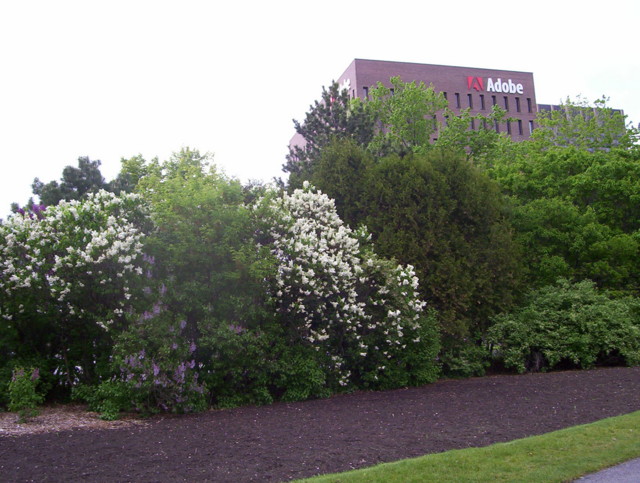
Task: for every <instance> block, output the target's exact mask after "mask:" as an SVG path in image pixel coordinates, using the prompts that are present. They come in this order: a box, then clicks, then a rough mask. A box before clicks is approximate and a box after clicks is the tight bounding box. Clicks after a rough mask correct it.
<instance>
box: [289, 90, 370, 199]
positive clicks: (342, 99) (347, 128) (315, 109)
mask: <svg viewBox="0 0 640 483" xmlns="http://www.w3.org/2000/svg"><path fill="white" fill-rule="evenodd" d="M293 125H294V127H295V130H296V133H297V134H298V135H299V136H300V137H301V138H302V139H303V140H304V142H303V144H304V145H303V146H297V145H292V146H290V147H289V154H288V155H287V162H286V163H285V164H284V166H283V171H284V172H286V173H290V176H289V185H290V186H291V187H293V188H299V187H301V186H302V182H303V181H304V180H306V179H309V176H308V174H309V172H310V170H312V169H313V168H314V165H315V163H316V162H317V160H318V157H319V155H320V152H321V150H322V149H323V148H324V147H325V146H326V145H328V144H329V143H330V142H331V141H332V140H333V139H334V138H349V139H353V140H354V141H355V142H356V143H357V144H359V145H361V146H366V145H367V144H368V143H369V142H370V141H371V139H372V138H373V132H374V123H373V118H372V117H371V114H370V112H369V111H368V110H367V109H366V108H365V105H364V104H363V103H362V102H360V101H359V100H358V99H351V97H350V95H349V92H348V91H347V90H346V89H342V90H341V89H340V87H339V86H338V83H337V82H333V83H332V84H331V85H330V86H329V88H328V89H326V88H324V87H323V88H322V96H321V99H320V100H319V101H315V102H314V103H313V104H312V105H311V106H310V107H309V112H307V114H306V116H305V119H304V121H303V122H299V121H296V120H295V119H294V120H293Z"/></svg>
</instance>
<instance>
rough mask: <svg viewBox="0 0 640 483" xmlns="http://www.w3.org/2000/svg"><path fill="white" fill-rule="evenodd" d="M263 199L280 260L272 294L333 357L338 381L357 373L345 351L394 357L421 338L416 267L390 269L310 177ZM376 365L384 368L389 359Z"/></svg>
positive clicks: (296, 323) (302, 330) (421, 305)
mask: <svg viewBox="0 0 640 483" xmlns="http://www.w3.org/2000/svg"><path fill="white" fill-rule="evenodd" d="M266 199H268V200H270V201H269V203H270V209H269V213H270V216H271V219H270V220H269V223H270V230H271V231H270V235H271V238H272V240H273V241H272V243H273V253H274V254H275V256H276V258H277V259H278V260H279V270H278V274H277V278H276V281H275V288H274V294H273V295H274V296H275V298H276V304H277V307H278V310H279V312H280V313H281V314H282V315H284V316H285V318H287V319H288V320H290V321H294V323H293V325H294V326H295V327H296V329H297V330H298V333H299V334H300V336H301V337H302V339H303V340H305V341H306V342H308V343H309V344H311V345H312V346H313V347H315V348H316V350H318V351H322V352H323V353H326V354H327V355H328V356H329V358H330V360H331V361H332V362H331V364H332V369H333V370H334V371H335V373H336V375H337V376H338V382H339V383H340V384H341V385H347V384H348V383H349V382H350V377H351V372H352V371H350V369H349V367H348V366H349V364H348V363H347V361H346V360H345V357H349V356H351V359H353V358H355V359H366V358H367V357H368V356H371V355H373V353H374V352H375V353H376V354H375V355H376V358H379V355H380V353H383V354H384V357H385V358H386V359H391V358H392V357H393V356H394V354H395V353H396V352H397V350H402V349H405V348H406V347H407V344H411V343H418V342H420V340H419V337H417V336H416V331H417V330H418V329H419V323H420V317H421V313H422V311H423V308H424V306H425V303H424V302H422V301H421V300H420V299H419V295H418V293H417V288H418V279H417V277H415V273H414V271H413V267H410V266H409V267H402V266H398V267H397V268H396V269H395V270H387V271H386V272H385V271H384V269H383V265H382V262H381V260H380V259H378V258H377V257H376V256H375V255H374V254H372V253H370V252H368V251H366V250H364V249H363V247H362V246H361V243H360V240H365V241H366V240H368V238H369V237H368V235H367V234H366V230H364V229H363V230H362V231H358V232H354V231H353V230H351V229H350V228H349V227H348V226H345V225H344V224H343V222H342V220H341V219H340V217H339V216H338V214H337V212H336V208H335V204H334V202H333V200H331V199H330V198H329V197H328V196H326V195H325V194H323V193H321V192H315V191H314V188H313V187H311V186H309V184H308V183H306V182H305V185H304V189H299V190H295V191H294V192H293V193H292V194H291V195H287V194H284V195H282V196H276V197H274V196H272V197H270V198H269V197H267V198H266ZM386 263H387V265H388V262H386ZM385 266H386V265H385ZM381 274H382V275H381ZM375 370H376V371H378V372H382V371H384V370H385V366H384V364H381V365H379V366H377V368H376V369H375Z"/></svg>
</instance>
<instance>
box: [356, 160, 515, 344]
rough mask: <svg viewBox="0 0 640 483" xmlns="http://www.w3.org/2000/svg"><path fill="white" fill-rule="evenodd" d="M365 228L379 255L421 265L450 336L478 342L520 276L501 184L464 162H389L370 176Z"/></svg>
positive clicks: (427, 292)
mask: <svg viewBox="0 0 640 483" xmlns="http://www.w3.org/2000/svg"><path fill="white" fill-rule="evenodd" d="M364 183H365V184H366V191H367V192H366V196H365V202H364V205H365V206H364V210H365V213H366V216H365V217H364V220H363V222H364V224H365V225H366V226H367V227H368V228H369V230H370V231H371V233H372V234H373V241H374V243H375V246H376V248H377V250H378V252H379V253H380V254H381V255H383V256H386V257H393V258H395V259H397V260H398V261H399V262H400V263H407V264H411V265H413V266H415V267H416V273H417V275H418V277H419V278H420V280H421V282H422V287H423V288H422V294H423V296H424V297H425V299H426V300H429V301H430V302H431V303H432V304H433V306H434V307H435V308H437V309H438V311H439V313H440V318H441V324H442V328H443V331H444V333H445V334H447V335H449V336H451V337H453V338H455V339H458V340H461V339H462V338H464V337H472V338H473V337H480V336H481V335H482V334H483V333H484V332H485V331H486V329H487V328H488V325H489V318H490V317H491V316H492V315H494V314H496V313H498V312H500V311H502V310H504V309H506V308H508V307H509V306H510V305H511V304H512V303H513V301H514V297H515V294H516V293H517V290H518V282H519V278H520V264H519V261H518V258H519V252H518V249H517V246H516V244H515V243H514V240H513V238H512V234H511V228H510V224H509V221H508V219H507V217H506V211H505V205H504V202H503V199H502V197H501V195H500V192H499V189H498V186H497V185H496V184H495V183H494V182H492V181H491V180H490V179H489V178H488V177H487V176H486V175H485V174H484V173H483V172H482V171H480V170H479V169H478V168H476V167H474V166H472V165H471V164H469V162H468V161H467V160H466V158H465V157H464V156H461V155H460V154H456V153H450V152H447V151H439V150H434V151H432V152H430V153H428V154H420V155H412V156H405V157H404V158H399V157H397V156H391V157H388V158H383V159H382V160H380V161H379V162H378V163H377V164H375V165H374V166H373V167H372V168H371V169H370V170H369V171H368V173H367V175H366V177H365V179H364Z"/></svg>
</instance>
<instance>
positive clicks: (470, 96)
mask: <svg viewBox="0 0 640 483" xmlns="http://www.w3.org/2000/svg"><path fill="white" fill-rule="evenodd" d="M467 97H468V98H469V108H470V109H473V96H472V95H471V94H467Z"/></svg>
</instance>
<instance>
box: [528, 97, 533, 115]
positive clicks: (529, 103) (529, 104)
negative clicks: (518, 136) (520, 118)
mask: <svg viewBox="0 0 640 483" xmlns="http://www.w3.org/2000/svg"><path fill="white" fill-rule="evenodd" d="M531 107H532V106H531V98H530V97H527V111H528V112H532V109H531Z"/></svg>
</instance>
